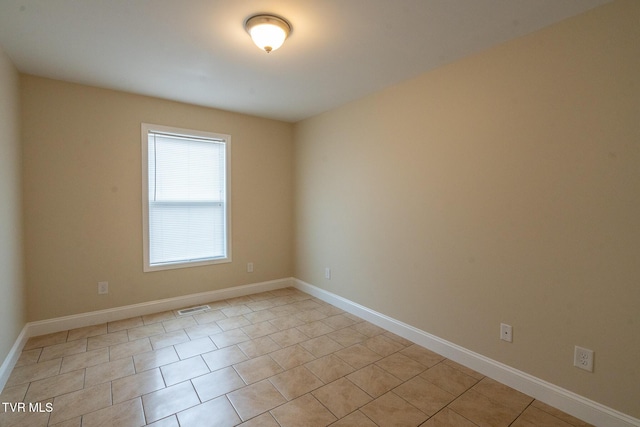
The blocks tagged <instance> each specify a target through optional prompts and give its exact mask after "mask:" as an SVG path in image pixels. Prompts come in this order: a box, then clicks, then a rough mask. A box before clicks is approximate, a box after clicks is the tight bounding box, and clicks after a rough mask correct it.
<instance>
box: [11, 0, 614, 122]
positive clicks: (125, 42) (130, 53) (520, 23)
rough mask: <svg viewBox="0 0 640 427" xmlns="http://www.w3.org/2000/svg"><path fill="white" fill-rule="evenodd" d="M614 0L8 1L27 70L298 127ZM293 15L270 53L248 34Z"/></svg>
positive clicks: (14, 40) (15, 57)
mask: <svg viewBox="0 0 640 427" xmlns="http://www.w3.org/2000/svg"><path fill="white" fill-rule="evenodd" d="M608 2H609V0H277V1H276V0H242V1H240V0H82V1H78V0H0V46H1V47H2V49H3V50H4V51H5V52H6V53H7V55H8V56H9V58H11V60H12V62H13V63H14V64H15V66H16V67H17V68H18V70H20V71H21V72H23V73H27V74H33V75H38V76H43V77H49V78H53V79H59V80H64V81H69V82H76V83H82V84H87V85H92V86H98V87H103V88H110V89H116V90H123V91H128V92H133V93H138V94H143V95H150V96H156V97H160V98H166V99H171V100H176V101H182V102H187V103H191V104H196V105H203V106H208V107H215V108H221V109H225V110H230V111H236V112H241V113H246V114H252V115H256V116H261V117H267V118H273V119H279V120H284V121H289V122H296V121H299V120H301V119H304V118H307V117H311V116H313V115H316V114H319V113H321V112H323V111H326V110H329V109H332V108H335V107H337V106H339V105H342V104H345V103H347V102H349V101H351V100H354V99H358V98H360V97H363V96H365V95H368V94H370V93H373V92H375V91H378V90H380V89H382V88H385V87H387V86H390V85H393V84H395V83H398V82H400V81H402V80H405V79H408V78H411V77H414V76H417V75H419V74H421V73H424V72H426V71H428V70H431V69H434V68H436V67H439V66H442V65H444V64H446V63H449V62H452V61H455V60H457V59H459V58H462V57H464V56H468V55H472V54H474V53H477V52H480V51H482V50H484V49H487V48H489V47H491V46H494V45H496V44H499V43H502V42H504V41H507V40H509V39H512V38H516V37H519V36H522V35H524V34H527V33H530V32H532V31H535V30H538V29H540V28H543V27H545V26H548V25H551V24H553V23H555V22H558V21H560V20H563V19H565V18H568V17H570V16H574V15H577V14H579V13H582V12H584V11H586V10H588V9H591V8H593V7H595V6H598V5H601V4H604V3H608ZM259 12H270V13H275V14H278V15H281V16H283V17H285V18H287V19H288V20H289V21H290V22H291V24H292V26H293V32H292V34H291V36H290V37H289V39H288V40H287V41H286V42H285V44H284V45H283V46H282V47H281V48H280V49H279V50H278V51H275V52H273V53H271V54H267V53H265V52H263V51H260V50H259V49H258V48H257V47H256V46H255V45H254V44H253V43H252V42H251V39H250V38H249V36H248V35H247V33H246V32H245V31H244V28H243V22H244V20H245V19H246V18H247V17H248V16H249V15H252V14H255V13H259Z"/></svg>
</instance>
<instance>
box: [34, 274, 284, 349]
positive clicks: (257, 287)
mask: <svg viewBox="0 0 640 427" xmlns="http://www.w3.org/2000/svg"><path fill="white" fill-rule="evenodd" d="M288 286H293V281H292V279H291V278H286V279H278V280H271V281H268V282H260V283H252V284H249V285H242V286H234V287H232V288H225V289H218V290H215V291H208V292H200V293H197V294H190V295H183V296H179V297H174V298H166V299H161V300H156V301H149V302H143V303H140V304H132V305H126V306H123V307H115V308H109V309H106V310H98V311H92V312H89V313H81V314H74V315H71V316H64V317H58V318H55V319H48V320H40V321H37V322H30V323H27V326H28V332H29V337H34V336H38V335H44V334H50V333H53V332H60V331H66V330H67V329H74V328H81V327H83V326H91V325H99V324H101V323H106V322H113V321H115V320H122V319H128V318H130V317H135V316H144V315H145V314H152V313H159V312H161V311H167V310H175V309H178V308H184V307H190V306H193V305H200V304H204V303H207V302H212V301H220V300H223V299H229V298H236V297H241V296H245V295H250V294H255V293H258V292H265V291H272V290H275V289H280V288H286V287H288Z"/></svg>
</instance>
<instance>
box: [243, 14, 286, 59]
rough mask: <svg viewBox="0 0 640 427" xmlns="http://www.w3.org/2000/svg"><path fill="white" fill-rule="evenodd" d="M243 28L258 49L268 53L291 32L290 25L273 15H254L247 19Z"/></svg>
mask: <svg viewBox="0 0 640 427" xmlns="http://www.w3.org/2000/svg"><path fill="white" fill-rule="evenodd" d="M244 28H245V30H247V33H249V35H250V36H251V38H252V39H253V42H254V43H255V44H256V46H258V47H259V48H260V49H262V50H264V51H265V52H267V53H270V52H272V51H274V50H276V49H278V48H279V47H280V46H282V43H284V41H285V40H286V38H287V37H288V36H289V34H290V33H291V25H289V23H288V22H287V21H285V20H284V19H282V18H279V17H277V16H273V15H254V16H251V17H250V18H249V19H247V20H246V21H245V23H244Z"/></svg>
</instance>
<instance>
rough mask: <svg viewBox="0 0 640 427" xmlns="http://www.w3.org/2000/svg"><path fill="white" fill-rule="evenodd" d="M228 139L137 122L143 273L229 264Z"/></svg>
mask: <svg viewBox="0 0 640 427" xmlns="http://www.w3.org/2000/svg"><path fill="white" fill-rule="evenodd" d="M230 150H231V137H230V136H229V135H220V134H214V133H209V132H200V131H193V130H188V129H177V128H170V127H166V126H159V125H151V124H147V123H143V124H142V168H143V179H142V181H143V184H142V186H143V188H142V194H143V203H142V213H143V235H144V236H143V241H144V251H143V252H144V271H155V270H165V269H170V268H182V267H193V266H198V265H205V264H216V263H222V262H230V261H231V243H230V242H231V239H230V235H231V232H230V229H231V227H230V218H231V216H230V210H229V205H230V204H229V165H230V161H229V157H230V156H229V154H230Z"/></svg>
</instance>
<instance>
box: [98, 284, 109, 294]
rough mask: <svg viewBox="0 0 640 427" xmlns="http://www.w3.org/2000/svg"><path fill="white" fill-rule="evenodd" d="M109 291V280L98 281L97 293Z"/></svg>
mask: <svg viewBox="0 0 640 427" xmlns="http://www.w3.org/2000/svg"><path fill="white" fill-rule="evenodd" d="M108 293H109V282H98V295H104V294H108Z"/></svg>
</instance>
